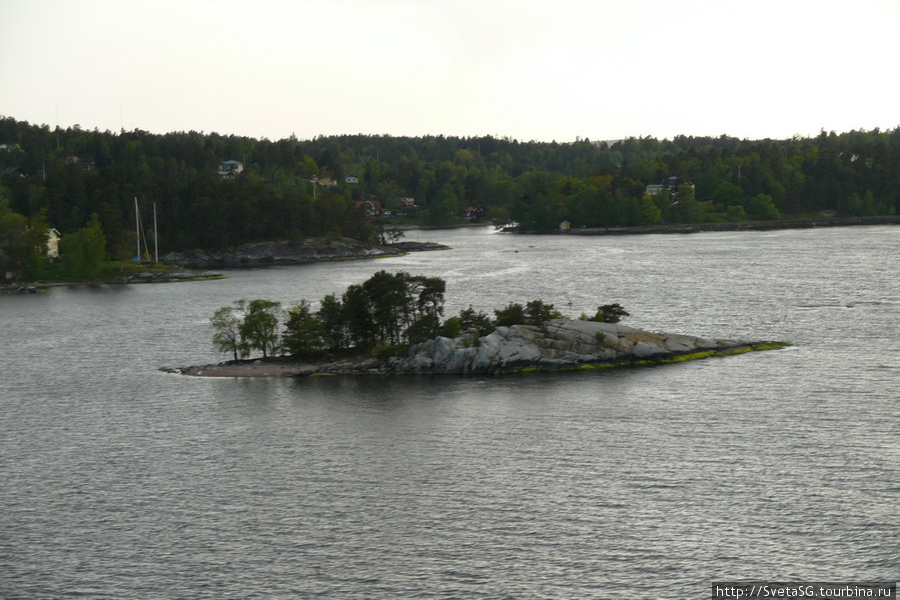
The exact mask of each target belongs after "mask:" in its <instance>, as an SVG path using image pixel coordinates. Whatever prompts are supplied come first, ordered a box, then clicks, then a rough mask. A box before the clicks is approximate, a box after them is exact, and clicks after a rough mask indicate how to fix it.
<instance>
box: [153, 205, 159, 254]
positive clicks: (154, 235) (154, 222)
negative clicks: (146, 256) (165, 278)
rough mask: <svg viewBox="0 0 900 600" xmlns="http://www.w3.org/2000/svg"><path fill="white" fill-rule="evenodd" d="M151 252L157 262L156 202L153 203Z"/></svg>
mask: <svg viewBox="0 0 900 600" xmlns="http://www.w3.org/2000/svg"><path fill="white" fill-rule="evenodd" d="M153 251H154V255H155V258H156V260H155V261H154V262H159V230H157V228H156V202H154V203H153Z"/></svg>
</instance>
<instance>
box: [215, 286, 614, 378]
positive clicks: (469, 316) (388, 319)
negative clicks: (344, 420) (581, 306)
mask: <svg viewBox="0 0 900 600" xmlns="http://www.w3.org/2000/svg"><path fill="white" fill-rule="evenodd" d="M445 291H446V282H445V281H444V280H443V279H440V278H439V277H425V276H422V275H410V274H409V273H405V272H398V273H394V274H391V273H388V272H387V271H379V272H377V273H375V274H374V275H373V276H372V277H370V278H369V279H367V280H366V281H365V282H363V283H361V284H354V285H351V286H350V287H348V288H347V290H346V291H345V292H344V293H343V294H342V296H341V297H340V298H338V297H337V296H336V295H334V294H329V295H327V296H325V297H324V298H322V300H321V301H320V302H319V309H318V310H313V308H312V305H311V304H310V303H309V301H307V300H301V301H300V302H298V303H296V304H294V305H292V306H290V307H289V308H288V309H287V310H286V311H285V310H284V309H283V307H282V306H281V304H280V303H279V302H274V301H272V300H263V299H256V300H250V301H247V300H237V301H235V302H234V303H232V304H230V305H228V306H223V307H221V308H219V309H218V310H216V311H215V313H214V314H213V316H212V318H211V320H210V323H211V325H212V327H213V332H214V333H213V338H212V340H213V345H214V346H215V347H216V349H218V350H219V351H221V352H224V353H227V354H231V355H232V356H233V358H234V359H235V360H238V359H240V358H246V357H247V356H249V355H250V354H251V352H253V351H259V352H260V353H262V356H263V358H267V357H270V356H275V355H277V354H287V355H290V356H297V357H311V356H319V355H321V354H323V353H325V352H342V351H347V350H353V351H355V352H363V351H372V350H386V351H394V350H395V349H397V348H398V347H403V346H404V345H406V344H414V343H418V342H422V341H425V340H428V339H431V338H434V337H435V336H438V335H444V336H446V337H456V336H458V335H459V334H460V333H462V332H466V331H471V332H473V333H475V334H476V335H487V334H489V333H490V332H491V331H493V330H494V329H495V328H496V327H500V326H503V325H506V326H509V325H517V324H526V325H535V326H543V325H545V324H546V323H547V322H548V321H549V320H550V319H555V318H561V317H562V315H561V314H560V313H559V312H558V311H556V310H554V307H553V305H552V304H547V303H544V302H543V301H541V300H533V301H531V302H528V303H526V304H525V305H524V306H523V305H522V304H519V303H510V304H509V305H507V306H506V307H504V308H502V309H497V310H495V311H494V315H495V318H493V319H491V318H490V317H488V316H487V315H486V314H484V313H481V312H476V311H475V310H474V309H472V308H471V307H470V308H467V309H465V310H462V311H460V313H459V315H458V316H453V317H450V318H449V319H447V320H446V321H441V316H442V315H443V314H444V292H445ZM625 316H628V312H626V311H625V309H623V308H622V307H621V306H620V305H619V304H606V305H603V306H600V307H598V308H597V313H596V314H595V315H594V316H592V317H588V316H587V315H582V316H581V318H582V319H587V320H593V321H601V322H606V323H617V322H618V321H619V320H620V319H621V318H622V317H625ZM282 321H283V324H282Z"/></svg>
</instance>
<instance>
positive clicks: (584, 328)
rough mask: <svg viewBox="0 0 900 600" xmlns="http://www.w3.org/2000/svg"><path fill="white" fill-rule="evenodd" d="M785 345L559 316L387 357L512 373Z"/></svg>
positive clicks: (402, 364)
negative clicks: (539, 323)
mask: <svg viewBox="0 0 900 600" xmlns="http://www.w3.org/2000/svg"><path fill="white" fill-rule="evenodd" d="M780 345H783V344H778V343H767V342H746V341H734V340H722V339H707V338H701V337H694V336H687V335H679V334H666V333H651V332H648V331H643V330H640V329H635V328H633V327H628V326H625V325H619V324H612V323H598V322H594V321H572V320H565V319H557V320H554V321H551V322H550V323H549V324H547V325H546V326H545V327H534V326H529V325H513V326H512V327H499V328H497V329H496V330H495V331H494V332H493V333H491V334H490V335H487V336H484V337H478V336H477V334H474V333H467V334H465V335H463V336H460V337H458V338H454V339H449V338H443V337H438V338H435V339H434V340H429V341H427V342H424V343H422V344H418V345H416V346H413V347H412V348H411V349H410V353H409V356H408V357H406V358H396V359H392V360H390V361H388V363H387V364H386V367H387V368H388V369H389V370H392V371H402V372H431V373H473V374H476V373H509V372H516V371H534V370H554V371H558V370H571V369H584V368H601V367H614V366H631V365H641V364H653V363H663V362H680V361H682V360H689V359H693V358H705V357H707V356H713V355H716V354H725V353H737V352H741V351H745V350H753V349H761V348H762V347H772V346H780Z"/></svg>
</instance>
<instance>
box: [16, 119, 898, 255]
mask: <svg viewBox="0 0 900 600" xmlns="http://www.w3.org/2000/svg"><path fill="white" fill-rule="evenodd" d="M228 160H235V161H239V162H240V163H242V164H243V167H244V168H243V172H241V173H239V174H236V175H234V176H229V177H222V176H220V175H219V173H218V171H219V168H220V166H221V165H222V163H223V162H224V161H228ZM0 173H2V177H0V196H2V197H5V198H6V199H7V201H8V202H7V206H8V210H10V211H12V212H13V213H15V214H18V215H21V216H22V217H24V218H26V219H31V218H34V217H36V216H37V215H39V214H40V213H41V211H42V210H43V211H45V215H46V221H47V224H48V226H50V227H55V228H56V229H58V230H59V231H60V232H62V234H63V235H64V236H65V234H67V233H70V232H73V231H76V230H78V229H80V228H82V227H84V226H86V225H87V223H88V222H89V221H90V219H91V217H92V215H94V214H96V215H97V218H98V220H99V222H100V224H101V227H102V230H103V233H104V234H105V236H106V245H107V252H108V253H109V254H110V256H112V257H113V258H126V257H127V258H130V256H131V255H133V253H134V252H133V248H134V244H133V242H134V239H133V238H134V235H135V234H134V230H135V217H134V214H133V213H134V198H135V197H137V198H138V199H139V200H140V207H141V211H142V213H143V214H142V220H143V222H144V223H148V224H150V223H152V222H153V218H152V207H153V205H154V204H155V205H156V208H157V220H158V227H159V232H158V233H159V241H160V247H161V248H163V249H166V250H183V249H189V248H195V247H199V248H204V249H210V250H212V249H220V248H223V247H228V246H234V245H237V244H240V243H244V242H251V241H260V240H268V239H299V238H303V237H309V236H320V235H335V236H347V237H354V238H358V239H362V240H364V241H367V240H374V239H375V236H376V231H377V229H376V227H375V226H374V225H373V223H372V220H371V219H369V218H367V217H366V216H365V215H364V214H363V212H362V211H360V210H359V209H357V207H356V206H355V205H356V203H357V202H360V201H365V200H369V201H372V202H373V205H378V206H380V207H381V208H383V209H384V210H390V211H392V212H393V214H394V215H395V217H393V218H395V219H396V218H398V217H397V215H402V218H405V219H409V220H412V221H415V222H421V223H430V224H447V223H453V222H456V221H458V220H461V219H463V218H470V219H471V218H474V219H481V220H485V221H489V220H493V221H498V222H505V221H507V220H508V221H516V222H519V223H520V224H521V225H522V227H523V228H526V229H533V230H548V229H556V228H557V227H558V226H559V224H560V222H562V221H569V222H570V223H571V226H572V227H615V226H629V225H647V224H656V223H659V224H670V223H683V222H687V221H692V222H696V221H701V222H702V221H717V220H722V221H724V220H741V219H749V218H753V219H766V218H775V217H786V218H790V217H800V216H810V215H813V214H819V213H821V212H823V211H832V212H833V213H834V214H836V215H844V216H868V215H880V214H895V213H896V211H897V207H898V203H900V128H898V129H894V130H893V131H884V132H882V131H879V130H873V131H868V132H865V131H853V132H849V133H843V134H835V133H833V132H831V133H826V132H824V131H823V132H822V133H821V134H820V135H819V136H817V137H814V138H795V139H790V140H761V141H749V140H739V139H736V138H731V137H727V136H721V137H718V138H709V137H687V136H678V137H675V138H674V139H672V140H657V139H654V138H629V139H625V140H621V141H616V142H593V141H590V140H579V141H577V142H574V143H556V142H550V143H545V142H534V141H530V142H522V141H518V140H514V139H508V138H495V137H491V136H485V137H469V138H457V137H444V136H425V137H416V138H411V137H391V136H386V135H385V136H373V135H345V136H329V137H318V138H316V139H313V140H298V139H295V138H288V139H282V140H278V141H271V140H267V139H262V140H258V139H252V138H246V137H239V136H225V135H219V134H215V133H202V132H195V131H191V132H175V133H169V134H165V135H157V134H151V133H148V132H146V131H141V130H134V131H124V130H123V131H120V132H110V131H97V130H84V129H81V128H80V127H78V126H75V127H70V128H67V129H61V128H51V127H49V126H46V125H41V126H39V125H32V124H29V123H27V122H22V121H17V120H15V119H13V118H0ZM348 177H351V178H352V179H350V180H349V181H350V182H347V181H348V180H347V179H346V178H348ZM670 178H674V179H670ZM313 180H316V181H317V183H314V182H313ZM667 180H668V181H669V182H670V183H671V185H669V186H667V187H665V189H664V190H663V191H662V193H659V194H655V195H648V194H647V188H646V186H648V185H651V184H660V183H663V182H666V181H667ZM401 198H414V199H415V205H414V207H411V206H407V205H404V204H403V203H402V202H401Z"/></svg>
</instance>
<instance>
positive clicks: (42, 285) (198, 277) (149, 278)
mask: <svg viewBox="0 0 900 600" xmlns="http://www.w3.org/2000/svg"><path fill="white" fill-rule="evenodd" d="M208 279H225V276H224V275H222V274H221V273H214V272H211V271H195V270H187V269H185V270H178V271H139V272H137V273H133V274H131V275H122V276H119V277H107V278H103V279H91V280H86V281H53V282H41V281H38V282H34V283H29V284H2V285H0V294H38V293H42V292H46V291H47V290H48V288H51V287H63V286H76V285H116V284H122V283H172V282H176V281H206V280H208Z"/></svg>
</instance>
